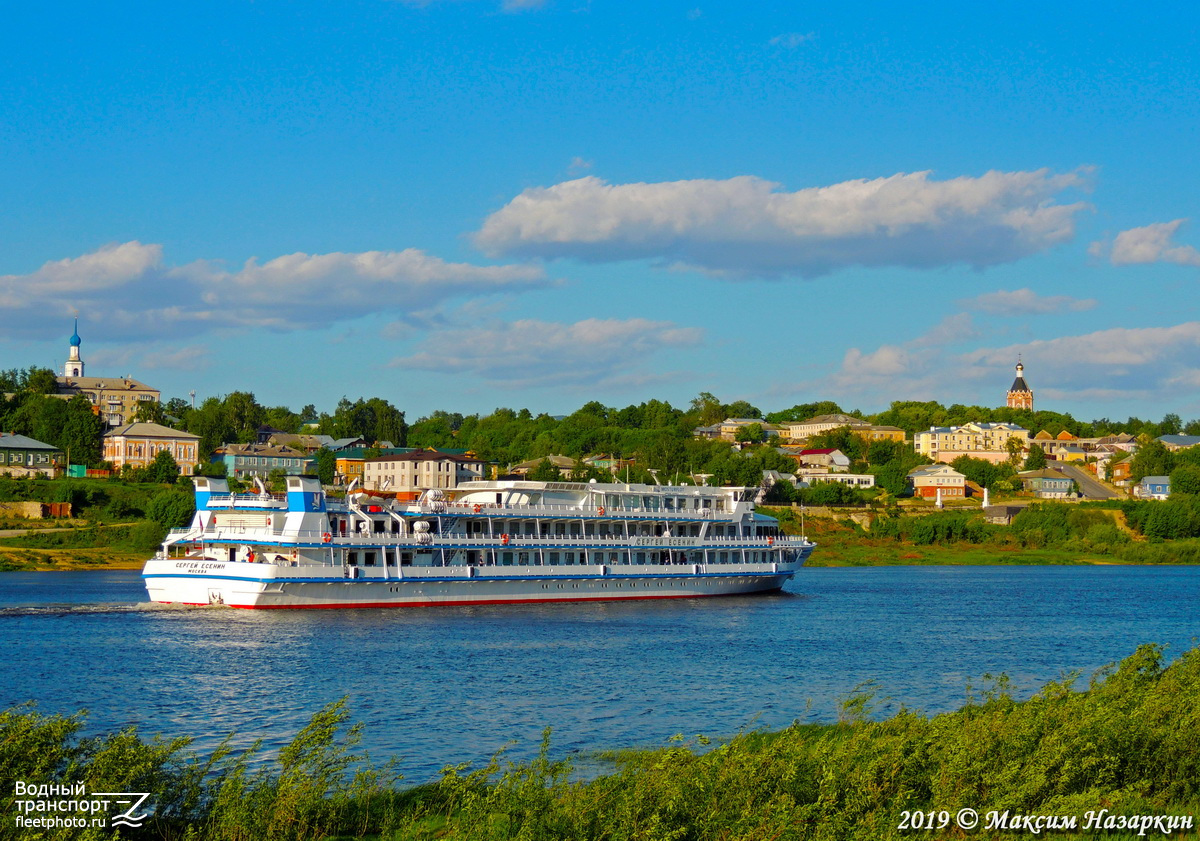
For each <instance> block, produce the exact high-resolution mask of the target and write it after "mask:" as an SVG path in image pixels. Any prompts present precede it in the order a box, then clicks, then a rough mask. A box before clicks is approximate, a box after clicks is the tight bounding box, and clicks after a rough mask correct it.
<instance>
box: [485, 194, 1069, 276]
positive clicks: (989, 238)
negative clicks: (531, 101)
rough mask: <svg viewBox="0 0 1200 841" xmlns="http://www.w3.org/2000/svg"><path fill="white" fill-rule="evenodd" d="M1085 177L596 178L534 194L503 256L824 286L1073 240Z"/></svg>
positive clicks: (489, 226) (489, 234)
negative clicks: (846, 276)
mask: <svg viewBox="0 0 1200 841" xmlns="http://www.w3.org/2000/svg"><path fill="white" fill-rule="evenodd" d="M1083 186H1085V180H1084V177H1083V176H1082V175H1081V174H1080V173H1066V174H1052V173H1050V172H1048V171H1047V170H1038V171H1035V172H994V171H993V172H989V173H986V174H985V175H982V176H980V177H977V178H974V177H966V176H964V177H960V178H954V179H950V180H947V181H935V180H933V179H932V178H930V174H929V173H928V172H915V173H901V174H898V175H893V176H890V177H887V178H876V179H872V180H866V179H862V180H855V181H844V182H842V183H839V184H833V185H830V186H826V187H810V188H806V189H802V190H797V191H795V192H785V191H782V190H780V189H779V185H778V184H774V183H772V182H770V181H766V180H764V179H761V178H757V177H754V176H738V177H735V178H729V179H726V180H708V179H699V180H693V181H674V182H660V183H634V184H609V183H607V182H605V181H603V180H601V179H600V178H597V177H594V176H588V177H585V178H579V179H576V180H573V181H565V182H562V183H560V184H556V185H554V186H552V187H536V188H530V189H528V190H525V191H524V192H522V193H521V194H520V195H519V196H517V197H515V198H514V199H512V201H510V202H509V203H508V204H507V205H505V206H504V207H503V208H501V209H500V210H498V211H496V212H495V213H493V214H491V215H490V216H489V217H488V218H487V219H486V220H485V221H484V224H483V227H482V228H481V229H480V230H479V231H478V232H477V233H476V234H475V243H476V245H477V246H478V247H479V248H481V249H482V250H483V251H484V252H485V253H487V254H489V255H492V256H500V255H505V256H519V257H543V258H559V257H568V258H575V259H580V260H586V261H590V262H608V261H617V260H634V259H651V260H657V261H660V262H662V263H663V264H665V265H682V266H686V267H691V268H696V269H700V270H703V271H706V272H710V273H712V274H716V275H726V276H732V277H747V276H757V277H781V276H786V275H799V276H803V277H815V276H818V275H822V274H825V273H828V272H831V271H835V270H837V269H840V268H843V267H846V266H851V265H862V266H906V267H911V268H931V267H936V266H945V265H951V264H959V263H966V264H968V265H972V266H976V267H984V266H990V265H995V264H998V263H1006V262H1011V261H1013V260H1017V259H1020V258H1022V257H1025V256H1028V255H1030V254H1035V253H1038V252H1041V251H1044V250H1046V249H1048V248H1051V247H1053V246H1055V245H1057V244H1059V243H1062V242H1065V241H1067V240H1069V239H1071V237H1073V236H1074V233H1075V222H1074V220H1075V215H1076V214H1077V213H1078V212H1079V211H1080V210H1082V209H1084V208H1085V207H1087V205H1085V204H1083V203H1079V202H1077V203H1071V204H1058V203H1056V201H1055V197H1056V196H1058V195H1059V194H1060V193H1061V192H1063V191H1065V190H1067V189H1069V188H1076V187H1083Z"/></svg>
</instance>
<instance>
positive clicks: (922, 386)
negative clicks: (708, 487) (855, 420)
mask: <svg viewBox="0 0 1200 841" xmlns="http://www.w3.org/2000/svg"><path fill="white" fill-rule="evenodd" d="M943 327H944V322H943V324H942V325H938V326H937V327H935V328H934V329H933V330H931V331H929V333H928V334H926V335H927V336H928V335H933V334H936V333H938V332H941V331H943ZM924 339H925V337H920V338H917V339H914V340H911V341H908V342H904V343H901V344H888V345H882V346H880V347H878V348H876V349H874V350H870V349H859V348H853V349H851V350H850V351H848V352H847V353H846V355H845V357H844V358H843V360H842V363H841V366H840V367H839V368H838V370H836V371H835V372H833V373H832V374H831V375H830V376H829V377H828V378H826V379H825V380H823V381H821V382H816V383H806V384H804V387H805V388H806V389H818V390H823V391H824V393H828V394H832V395H834V396H839V397H857V398H860V399H862V398H865V399H869V400H874V401H876V402H878V403H881V404H883V403H886V402H888V401H890V400H899V399H915V400H938V401H940V402H942V403H947V404H949V403H968V404H969V403H981V404H984V405H993V406H995V405H1002V404H1003V397H1004V392H1005V390H1006V389H1007V387H1008V384H1009V383H1011V382H1012V375H1013V366H1014V365H1015V364H1016V361H1017V359H1018V358H1020V359H1021V360H1022V361H1023V363H1024V365H1025V376H1026V379H1027V380H1028V382H1029V384H1030V386H1031V387H1032V388H1033V390H1034V393H1035V395H1037V399H1038V401H1039V404H1040V405H1043V406H1044V405H1046V401H1048V400H1053V401H1060V407H1062V406H1061V404H1062V403H1066V404H1068V406H1069V404H1070V403H1078V402H1082V401H1089V402H1112V403H1118V404H1121V405H1120V408H1119V409H1118V410H1115V412H1116V413H1117V414H1122V413H1124V414H1136V410H1135V409H1134V408H1133V407H1132V404H1134V403H1135V402H1136V401H1145V400H1156V401H1167V402H1170V403H1178V400H1179V394H1180V391H1181V390H1188V391H1191V390H1193V389H1194V388H1195V386H1196V385H1197V384H1200V322H1196V321H1191V322H1184V323H1181V324H1176V325H1171V326H1166V327H1119V328H1110V329H1106V330H1097V331H1094V332H1091V333H1084V334H1079V335H1069V336H1058V337H1055V338H1049V339H1038V340H1035V341H1030V342H1025V343H1019V344H1010V345H1005V346H1000V347H985V348H976V349H972V350H966V351H958V352H954V350H953V348H951V347H949V346H944V347H940V348H935V347H926V346H925V345H924ZM1066 410H1069V408H1066Z"/></svg>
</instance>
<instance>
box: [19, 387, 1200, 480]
mask: <svg viewBox="0 0 1200 841" xmlns="http://www.w3.org/2000/svg"><path fill="white" fill-rule="evenodd" d="M54 387H55V377H54V373H53V372H52V371H49V370H48V369H44V368H40V369H39V368H30V369H27V370H17V369H13V370H7V371H0V395H4V396H0V427H2V428H3V429H4V430H5V431H9V432H17V433H20V434H24V435H28V436H30V437H32V438H36V439H37V440H40V441H44V442H46V443H48V444H52V445H54V446H57V447H59V448H60V449H63V450H64V451H65V450H67V449H68V448H69V449H70V451H71V461H72V462H74V463H86V464H88V465H91V466H98V465H99V464H100V462H101V460H102V452H101V442H100V438H101V435H102V433H103V428H102V426H103V425H102V423H101V422H100V420H99V418H97V417H96V416H95V415H94V414H93V413H92V411H91V404H90V403H89V402H88V400H87V398H85V397H76V398H73V399H72V400H69V401H64V400H60V399H57V398H54V397H50V396H48V395H49V394H51V393H53V391H54ZM10 394H11V397H10V396H7V395H10ZM838 413H843V414H850V415H852V416H854V417H859V418H862V419H863V420H865V421H868V422H871V423H875V424H879V425H886V426H896V427H899V428H901V429H903V430H904V431H905V432H906V433H907V434H908V435H911V434H912V433H914V432H916V431H919V430H922V429H927V428H928V427H930V426H941V425H950V424H958V423H965V422H967V421H972V420H973V421H982V422H988V421H1011V422H1013V423H1017V424H1019V425H1021V426H1023V427H1025V428H1027V429H1030V430H1031V431H1036V430H1041V429H1045V430H1046V431H1047V432H1050V433H1051V434H1057V433H1058V432H1061V431H1063V430H1066V431H1068V432H1070V433H1072V434H1074V435H1079V436H1095V435H1101V434H1114V433H1117V432H1128V433H1130V434H1135V435H1144V436H1149V437H1155V436H1157V435H1163V434H1170V433H1177V432H1180V431H1183V432H1197V433H1200V421H1192V422H1191V423H1189V424H1187V425H1186V426H1185V425H1183V423H1182V421H1181V420H1180V418H1179V416H1178V415H1167V416H1166V417H1165V418H1163V420H1162V421H1160V422H1157V423H1155V422H1151V421H1143V420H1141V419H1138V418H1133V417H1131V418H1129V419H1128V420H1127V421H1124V422H1115V421H1110V420H1108V419H1100V420H1096V421H1092V422H1091V423H1083V422H1080V421H1077V420H1075V419H1074V418H1073V417H1071V416H1070V415H1067V414H1060V413H1056V412H1047V411H1039V412H1028V411H1024V410H1014V409H1007V408H998V409H993V408H988V407H982V406H964V405H961V404H954V405H951V406H949V407H945V406H942V405H941V404H939V403H936V402H932V401H926V402H916V401H897V402H894V403H892V404H891V406H890V407H889V408H888V409H887V410H885V411H883V412H880V413H877V414H874V415H869V414H864V413H863V412H861V411H859V410H856V409H855V410H850V411H848V412H847V411H844V410H842V408H841V407H840V406H839V405H838V404H836V403H833V402H831V401H818V402H812V403H800V404H796V405H794V406H792V407H791V408H790V409H785V410H782V411H778V412H771V413H764V412H763V411H762V410H761V409H759V408H758V407H756V406H753V405H751V404H750V403H748V402H746V401H744V400H739V401H734V402H732V403H724V402H722V401H721V400H720V399H718V398H717V397H716V396H714V395H713V394H711V393H709V392H701V393H700V394H699V395H698V396H697V397H696V398H694V399H693V400H692V401H691V403H690V405H689V406H687V407H686V408H677V407H675V406H672V405H671V404H670V403H668V402H665V401H661V400H648V401H645V402H643V403H640V404H636V405H629V406H626V407H624V408H617V407H610V406H605V405H604V404H603V403H600V402H598V401H591V402H588V403H586V404H584V405H583V406H581V407H580V408H579V409H577V410H576V411H575V412H573V413H571V414H569V415H566V416H564V417H552V416H550V415H548V414H545V413H540V414H534V413H533V412H531V411H530V410H529V409H511V408H497V409H495V410H494V411H493V412H491V413H490V414H487V415H482V414H473V415H464V414H462V413H459V412H449V411H444V410H438V411H435V412H432V413H431V414H429V415H427V416H425V417H422V418H420V419H419V420H417V421H415V422H413V423H411V424H410V423H409V422H408V421H407V420H406V417H405V412H404V411H403V410H402V409H400V408H398V407H397V406H396V405H395V404H394V403H392V402H391V401H390V400H388V399H386V398H382V397H366V398H364V397H359V398H357V399H355V400H353V401H352V400H350V399H349V398H346V397H343V398H342V399H341V400H340V401H339V402H338V404H337V406H336V407H335V408H334V410H333V412H332V413H326V412H318V411H317V409H316V407H315V406H313V405H311V404H310V405H306V406H304V407H303V408H302V409H300V410H299V411H295V410H293V409H291V408H290V407H288V406H264V405H262V404H261V403H259V401H258V400H257V399H256V397H255V395H254V394H253V392H246V391H234V392H231V393H229V394H227V395H225V396H223V397H209V398H207V399H205V400H204V401H203V402H201V403H200V404H199V405H197V406H195V407H193V406H192V405H191V404H190V403H189V402H188V401H186V400H182V399H180V398H178V397H176V398H172V399H170V400H167V401H165V402H163V403H146V404H143V405H142V406H140V407H139V409H138V414H137V415H136V416H135V417H134V418H133V419H132V420H145V421H153V422H156V423H161V424H164V425H167V426H171V427H174V428H177V429H182V430H186V431H187V432H191V433H193V434H195V435H199V436H200V454H201V461H202V462H205V461H207V460H208V458H209V457H210V456H211V454H212V452H213V451H214V450H215V449H216V448H217V447H219V446H221V445H222V444H226V443H248V442H251V441H253V440H255V437H256V435H257V430H258V428H259V427H260V426H263V425H267V426H271V427H274V428H276V429H279V430H281V431H283V432H289V433H299V432H305V431H311V432H317V433H320V434H325V435H330V436H333V437H335V438H353V437H362V438H364V439H367V440H368V441H371V442H373V443H374V442H384V441H386V442H389V443H391V444H393V445H395V446H410V447H437V448H450V449H463V450H470V451H472V452H474V453H475V454H476V455H478V456H479V457H480V458H483V459H485V460H488V461H495V462H497V463H499V464H501V465H509V464H514V463H518V462H522V461H527V460H531V459H537V458H541V457H543V456H547V455H565V456H570V457H575V458H581V457H583V456H586V455H592V454H597V453H601V454H607V455H613V456H618V457H622V458H625V459H632V460H633V461H634V463H635V465H636V467H634V468H631V469H630V472H629V476H630V480H631V481H652V479H651V476H650V474H649V473H648V472H646V471H647V469H655V470H657V471H659V474H660V476H659V478H660V479H661V480H663V481H691V478H690V477H699V476H706V477H710V479H711V481H714V482H720V483H729V484H744V485H756V484H758V483H759V482H760V480H761V477H762V471H763V470H777V471H779V472H791V471H792V470H793V469H794V468H795V462H794V461H792V460H791V459H788V458H787V457H786V456H783V455H781V454H780V453H778V452H776V451H775V449H774V448H773V447H772V446H770V443H771V442H770V439H769V438H766V437H765V436H762V435H755V434H754V430H751V431H750V432H749V433H747V434H746V435H744V436H743V437H745V438H749V439H755V438H758V439H759V440H757V441H754V440H748V441H746V442H745V443H746V444H747V445H748V446H745V447H744V448H743V449H741V450H737V449H734V448H731V447H730V446H729V444H728V443H726V442H723V441H713V440H704V439H697V438H696V437H695V436H694V430H695V429H696V428H698V427H702V426H710V425H712V424H715V423H718V422H720V421H722V420H724V419H725V418H729V417H740V418H763V419H764V420H765V421H767V422H770V423H786V422H788V421H798V420H806V419H808V418H810V417H814V416H816V415H822V414H838ZM811 443H812V446H814V447H835V448H837V449H840V450H842V451H843V452H844V453H846V455H847V456H848V457H849V458H850V459H851V461H852V462H853V467H852V469H853V470H857V471H859V472H870V473H872V474H874V475H875V477H876V483H877V484H878V485H879V486H881V487H883V488H885V489H887V490H889V491H891V492H893V493H898V492H900V491H901V490H902V489H903V486H904V481H905V476H906V475H907V473H908V471H909V470H911V469H912V468H913V467H915V466H917V465H919V464H923V463H927V459H925V458H924V457H922V456H919V455H917V454H916V453H914V452H913V451H912V448H911V447H910V446H907V445H904V444H900V443H899V442H888V441H876V442H871V443H867V442H865V441H863V440H862V439H861V438H858V437H857V436H854V435H852V434H850V432H849V431H848V430H846V429H840V430H832V431H831V432H828V433H826V434H824V435H821V436H817V438H815V439H813V441H812V442H811ZM755 444H757V446H755ZM1154 453H1158V451H1157V450H1154ZM1144 461H1146V463H1147V465H1148V467H1147V470H1148V473H1147V474H1146V475H1153V473H1154V472H1155V471H1154V470H1149V467H1150V466H1153V467H1155V468H1156V469H1157V468H1158V467H1159V466H1160V465H1159V463H1158V462H1153V463H1151V462H1149V461H1148V460H1146V459H1144ZM966 466H967V468H968V469H971V470H972V471H973V475H968V478H971V479H972V481H979V478H982V481H979V483H980V484H981V485H983V486H985V487H999V486H997V485H996V483H997V482H1003V481H1007V480H1009V479H1011V476H1009V475H1007V474H1004V475H1000V474H997V475H984V474H986V473H987V469H986V468H983V467H979V466H977V465H970V464H968V465H966ZM1014 467H1015V464H1014ZM1164 472H1166V473H1169V472H1170V471H1169V470H1167V471H1164ZM1001 474H1003V468H1001ZM623 475H624V473H623Z"/></svg>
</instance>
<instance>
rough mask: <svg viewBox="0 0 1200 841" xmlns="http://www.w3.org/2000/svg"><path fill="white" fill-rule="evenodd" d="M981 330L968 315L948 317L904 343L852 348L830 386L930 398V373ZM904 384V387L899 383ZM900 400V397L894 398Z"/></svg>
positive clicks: (848, 391) (845, 391) (843, 391)
mask: <svg viewBox="0 0 1200 841" xmlns="http://www.w3.org/2000/svg"><path fill="white" fill-rule="evenodd" d="M978 335H979V334H978V331H977V330H976V329H975V326H974V324H972V322H971V316H970V315H968V314H967V313H958V314H956V315H951V316H948V317H946V318H944V319H942V321H940V322H939V323H937V324H935V325H934V326H933V327H932V328H931V329H930V330H929V331H928V332H926V333H925V334H924V335H921V336H917V337H916V338H914V339H910V340H909V341H907V342H903V343H901V344H892V345H881V346H880V347H879V348H877V349H875V350H873V351H867V352H864V351H862V350H860V349H859V348H856V347H855V348H850V349H849V350H848V351H846V354H845V356H844V357H843V358H842V365H841V368H840V369H839V370H838V371H837V372H836V373H835V374H833V376H831V377H830V378H829V380H828V382H827V383H826V384H823V385H827V386H828V387H830V388H832V389H833V390H835V391H837V392H838V393H841V394H854V395H861V394H871V393H878V392H880V391H883V392H885V393H887V394H891V393H893V392H892V391H891V389H893V388H896V387H900V388H902V389H907V391H906V392H904V393H906V394H912V395H913V396H912V398H911V399H918V400H925V399H930V397H931V393H930V389H931V388H932V387H933V386H934V385H935V381H934V379H933V378H932V377H930V370H931V368H932V366H933V365H934V363H935V361H936V360H937V359H940V358H942V357H944V356H946V354H945V351H944V349H945V348H947V347H949V346H953V345H959V344H962V343H963V342H966V341H969V340H971V339H974V338H976V337H977V336H978ZM900 383H903V385H902V386H897V384H900ZM893 399H899V398H893Z"/></svg>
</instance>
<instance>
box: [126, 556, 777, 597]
mask: <svg viewBox="0 0 1200 841" xmlns="http://www.w3.org/2000/svg"><path fill="white" fill-rule="evenodd" d="M754 566H755V567H756V568H755V569H749V568H747V569H729V568H723V569H720V570H709V571H706V570H703V569H702V570H700V571H699V572H694V571H693V570H692V569H691V568H690V567H689V568H687V569H686V570H685V571H680V572H667V573H637V572H625V571H621V572H613V571H612V570H609V569H605V568H603V567H577V568H576V569H574V570H572V571H571V573H570V574H569V575H568V574H564V572H563V571H562V570H547V569H538V570H530V571H528V572H526V571H522V572H521V573H520V574H514V573H511V572H509V571H507V570H506V571H503V572H500V571H497V572H489V571H487V570H481V569H479V568H472V567H463V568H446V569H441V570H428V571H421V572H419V573H416V572H409V571H407V570H406V571H405V574H404V575H403V576H402V577H401V576H397V575H396V574H395V573H394V571H393V573H392V576H391V577H388V578H384V577H382V575H380V576H377V577H370V578H354V579H349V578H344V577H340V576H339V577H332V576H328V575H327V573H328V570H329V568H328V567H323V568H322V567H313V568H310V569H308V570H307V571H306V569H305V568H304V567H273V566H271V565H268V564H247V563H222V562H219V561H206V562H196V561H187V560H153V561H150V562H148V563H147V564H146V568H145V570H144V571H143V576H144V578H145V580H146V587H147V590H148V591H149V594H150V599H151V601H155V602H168V603H176V604H187V605H213V604H215V605H226V606H229V607H240V608H266V609H270V608H351V607H432V606H437V605H483V604H533V603H540V602H574V601H602V600H603V601H611V600H626V599H687V598H702V597H709V596H729V595H740V594H746V593H762V592H770V591H774V590H778V589H780V588H781V587H782V586H783V584H784V582H786V581H787V579H788V578H790V577H791V576H792V575H793V574H794V572H795V569H796V568H798V567H799V564H795V565H794V566H793V565H790V564H789V565H787V567H783V566H782V565H781V566H780V567H779V568H778V569H771V568H766V569H762V568H759V567H761V565H757V564H756V565H754ZM321 573H326V574H325V575H322V574H321Z"/></svg>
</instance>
